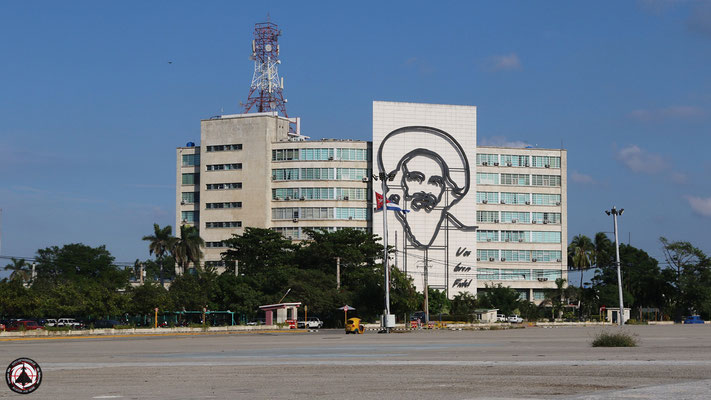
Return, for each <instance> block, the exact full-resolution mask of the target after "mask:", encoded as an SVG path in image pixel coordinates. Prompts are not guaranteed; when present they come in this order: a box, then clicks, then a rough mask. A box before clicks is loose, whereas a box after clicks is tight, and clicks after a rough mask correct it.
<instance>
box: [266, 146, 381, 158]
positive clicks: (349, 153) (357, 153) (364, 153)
mask: <svg viewBox="0 0 711 400" xmlns="http://www.w3.org/2000/svg"><path fill="white" fill-rule="evenodd" d="M329 160H342V161H368V150H367V149H349V148H336V149H334V148H316V149H276V150H272V161H329Z"/></svg>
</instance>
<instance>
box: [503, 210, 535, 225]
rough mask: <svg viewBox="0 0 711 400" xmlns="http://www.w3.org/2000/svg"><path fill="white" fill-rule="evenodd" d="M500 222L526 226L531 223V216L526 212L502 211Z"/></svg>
mask: <svg viewBox="0 0 711 400" xmlns="http://www.w3.org/2000/svg"><path fill="white" fill-rule="evenodd" d="M501 222H504V223H512V224H516V223H519V224H528V223H530V222H531V214H530V213H527V212H514V211H502V212H501Z"/></svg>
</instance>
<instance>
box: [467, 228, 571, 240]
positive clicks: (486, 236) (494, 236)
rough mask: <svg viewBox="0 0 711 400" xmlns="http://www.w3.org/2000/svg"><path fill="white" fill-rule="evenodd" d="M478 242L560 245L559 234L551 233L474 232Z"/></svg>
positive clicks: (557, 232)
mask: <svg viewBox="0 0 711 400" xmlns="http://www.w3.org/2000/svg"><path fill="white" fill-rule="evenodd" d="M476 240H477V241H478V242H525V243H561V232H559V231H553V232H547V231H492V230H478V231H476Z"/></svg>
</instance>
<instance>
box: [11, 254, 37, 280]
mask: <svg viewBox="0 0 711 400" xmlns="http://www.w3.org/2000/svg"><path fill="white" fill-rule="evenodd" d="M10 260H12V264H7V265H6V266H5V271H12V273H10V280H11V281H20V282H22V283H25V282H29V280H30V279H31V278H32V271H31V270H30V265H29V264H27V262H26V261H25V259H24V258H20V259H17V258H14V257H11V258H10Z"/></svg>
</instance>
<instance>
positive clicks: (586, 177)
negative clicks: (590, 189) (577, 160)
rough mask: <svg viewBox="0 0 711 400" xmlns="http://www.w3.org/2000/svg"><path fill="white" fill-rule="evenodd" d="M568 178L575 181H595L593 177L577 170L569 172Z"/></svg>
mask: <svg viewBox="0 0 711 400" xmlns="http://www.w3.org/2000/svg"><path fill="white" fill-rule="evenodd" d="M570 180H571V181H573V182H575V183H595V179H593V177H592V176H590V175H586V174H582V173H580V172H578V171H573V172H572V173H571V174H570Z"/></svg>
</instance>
